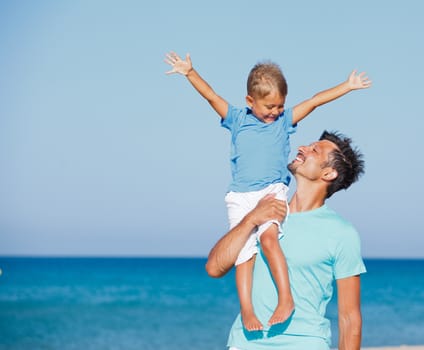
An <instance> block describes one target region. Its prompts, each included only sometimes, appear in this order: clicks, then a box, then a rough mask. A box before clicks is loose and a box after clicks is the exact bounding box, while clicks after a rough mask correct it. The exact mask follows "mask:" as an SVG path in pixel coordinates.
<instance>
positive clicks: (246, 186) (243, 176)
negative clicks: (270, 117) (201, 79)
mask: <svg viewBox="0 0 424 350" xmlns="http://www.w3.org/2000/svg"><path fill="white" fill-rule="evenodd" d="M221 125H222V126H223V127H224V128H226V129H228V130H230V132H231V174H232V182H231V184H230V186H229V191H234V192H250V191H258V190H261V189H263V188H265V187H267V186H268V185H271V184H275V183H279V182H281V183H284V184H286V185H288V184H289V182H290V174H289V172H288V170H287V163H288V157H289V153H290V142H289V141H290V140H289V137H290V134H292V133H294V132H295V131H296V126H293V117H292V110H291V109H286V110H284V112H283V113H282V114H281V115H280V116H279V117H278V118H277V120H275V121H274V122H273V123H269V124H267V123H264V122H262V121H261V120H259V119H257V118H256V117H255V116H254V115H253V114H252V111H251V110H250V109H249V108H245V109H238V108H235V107H233V106H231V105H229V106H228V112H227V115H226V117H225V118H224V119H223V120H222V122H221Z"/></svg>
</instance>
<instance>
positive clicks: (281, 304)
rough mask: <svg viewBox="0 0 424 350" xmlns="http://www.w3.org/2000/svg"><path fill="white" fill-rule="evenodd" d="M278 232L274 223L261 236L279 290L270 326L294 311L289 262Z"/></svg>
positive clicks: (281, 320)
mask: <svg viewBox="0 0 424 350" xmlns="http://www.w3.org/2000/svg"><path fill="white" fill-rule="evenodd" d="M278 233H279V232H278V227H277V225H275V224H273V225H271V226H270V227H269V228H268V229H267V230H266V231H265V232H263V233H262V235H261V238H260V241H261V247H262V250H263V252H264V254H265V257H266V258H267V261H268V265H269V268H270V270H271V274H272V277H273V279H274V282H275V284H276V286H277V290H278V305H277V307H276V308H275V310H274V313H273V314H272V316H271V318H270V319H269V321H268V325H269V326H271V325H273V324H277V323H282V322H284V321H286V320H287V319H288V318H289V317H290V316H291V314H292V313H293V311H294V302H293V297H292V294H291V290H290V282H289V272H288V268H287V262H286V258H285V257H284V254H283V252H282V250H281V247H280V244H279V242H278Z"/></svg>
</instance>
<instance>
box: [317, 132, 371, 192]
mask: <svg viewBox="0 0 424 350" xmlns="http://www.w3.org/2000/svg"><path fill="white" fill-rule="evenodd" d="M320 140H327V141H330V142H332V143H334V144H335V145H336V146H337V149H335V150H334V151H332V152H331V153H330V155H329V157H328V163H326V164H325V166H329V167H331V168H333V169H335V170H336V171H337V174H338V176H337V178H336V179H334V180H333V181H332V182H331V183H330V184H329V185H328V187H327V196H326V198H329V197H331V195H332V194H333V193H335V192H337V191H339V190H341V189H347V188H348V187H349V186H350V185H352V184H353V183H354V182H355V181H357V180H358V179H359V177H360V176H361V175H362V174H363V173H364V160H363V155H362V153H361V152H360V151H359V150H358V149H357V148H356V147H353V146H352V140H351V139H350V138H348V137H346V136H345V135H343V134H340V133H338V132H336V131H333V132H328V131H326V130H325V131H324V132H323V133H322V135H321V137H320Z"/></svg>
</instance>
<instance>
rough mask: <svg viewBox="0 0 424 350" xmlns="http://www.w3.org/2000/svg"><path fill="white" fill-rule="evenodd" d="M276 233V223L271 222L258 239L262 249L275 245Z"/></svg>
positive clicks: (277, 232)
mask: <svg viewBox="0 0 424 350" xmlns="http://www.w3.org/2000/svg"><path fill="white" fill-rule="evenodd" d="M278 234H279V230H278V227H277V225H276V224H272V225H271V226H270V227H268V228H267V229H266V231H265V232H263V233H262V235H261V237H260V239H259V240H260V243H261V246H262V249H264V250H267V249H270V248H272V247H275V245H276V244H278Z"/></svg>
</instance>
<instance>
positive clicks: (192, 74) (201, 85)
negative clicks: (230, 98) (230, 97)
mask: <svg viewBox="0 0 424 350" xmlns="http://www.w3.org/2000/svg"><path fill="white" fill-rule="evenodd" d="M165 62H166V63H168V64H169V65H170V66H172V69H171V70H170V71H168V72H166V74H174V73H179V74H182V75H185V76H186V77H187V79H188V81H189V82H190V83H191V85H193V87H194V88H195V89H196V90H197V91H198V92H199V94H200V95H201V96H202V97H203V98H204V99H206V101H208V102H209V104H210V105H211V106H212V108H213V109H214V110H215V111H216V112H217V113H218V114H219V116H220V117H221V118H223V119H224V118H225V117H226V115H227V111H228V102H227V101H225V100H224V99H223V98H222V97H221V96H219V95H217V94H216V93H215V91H214V90H213V89H212V87H211V86H210V85H209V84H208V83H207V82H206V81H205V80H204V79H203V78H202V77H201V76H200V75H199V73H197V71H196V70H195V69H194V68H193V65H192V63H191V58H190V55H189V54H187V55H186V59H185V61H184V60H182V59H181V58H180V56H178V55H177V54H176V53H175V52H170V53H168V54H167V55H166V59H165Z"/></svg>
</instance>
